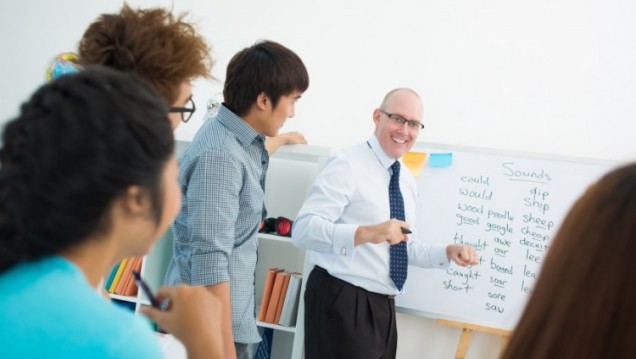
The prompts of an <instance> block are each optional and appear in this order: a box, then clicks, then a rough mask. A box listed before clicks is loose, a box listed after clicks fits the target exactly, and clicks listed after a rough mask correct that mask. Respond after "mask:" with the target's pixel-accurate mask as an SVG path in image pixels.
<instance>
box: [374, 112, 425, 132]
mask: <svg viewBox="0 0 636 359" xmlns="http://www.w3.org/2000/svg"><path fill="white" fill-rule="evenodd" d="M379 110H380V112H382V113H383V114H385V115H386V117H388V118H390V119H392V120H393V122H395V123H397V124H398V125H404V124H405V123H406V124H408V125H409V128H411V129H413V130H421V129H423V128H424V124H423V123H421V122H417V121H415V120H407V119H405V118H404V117H402V116H400V115H396V114H394V113H388V112H386V111H384V110H382V109H379Z"/></svg>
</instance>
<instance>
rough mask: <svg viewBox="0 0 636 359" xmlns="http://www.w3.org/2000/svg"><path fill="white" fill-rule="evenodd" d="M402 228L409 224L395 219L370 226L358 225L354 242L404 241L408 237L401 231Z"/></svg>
mask: <svg viewBox="0 0 636 359" xmlns="http://www.w3.org/2000/svg"><path fill="white" fill-rule="evenodd" d="M402 228H409V224H408V223H406V222H404V221H400V220H397V219H390V220H388V221H386V222H382V223H379V224H376V225H372V226H359V227H358V229H357V230H356V234H355V239H354V243H355V245H356V246H357V245H359V244H362V243H383V242H388V243H389V245H393V244H397V243H400V242H402V241H406V240H408V239H409V237H408V236H407V235H406V234H405V233H404V232H403V231H402Z"/></svg>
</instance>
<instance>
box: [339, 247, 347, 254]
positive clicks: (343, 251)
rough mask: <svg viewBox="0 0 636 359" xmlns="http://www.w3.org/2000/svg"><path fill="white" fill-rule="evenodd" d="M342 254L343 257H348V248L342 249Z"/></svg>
mask: <svg viewBox="0 0 636 359" xmlns="http://www.w3.org/2000/svg"><path fill="white" fill-rule="evenodd" d="M340 254H341V255H343V256H346V255H347V248H346V247H342V248H340Z"/></svg>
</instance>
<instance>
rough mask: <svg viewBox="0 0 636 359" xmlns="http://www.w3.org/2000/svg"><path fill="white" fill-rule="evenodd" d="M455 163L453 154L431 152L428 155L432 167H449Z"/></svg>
mask: <svg viewBox="0 0 636 359" xmlns="http://www.w3.org/2000/svg"><path fill="white" fill-rule="evenodd" d="M452 164H453V154H452V153H451V152H447V153H431V154H429V155H428V165H429V166H431V167H449V166H450V165H452Z"/></svg>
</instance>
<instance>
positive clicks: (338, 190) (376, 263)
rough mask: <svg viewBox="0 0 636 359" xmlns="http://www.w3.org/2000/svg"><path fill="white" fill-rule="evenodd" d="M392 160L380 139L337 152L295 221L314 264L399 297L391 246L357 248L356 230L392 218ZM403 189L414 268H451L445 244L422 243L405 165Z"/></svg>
mask: <svg viewBox="0 0 636 359" xmlns="http://www.w3.org/2000/svg"><path fill="white" fill-rule="evenodd" d="M395 160H396V159H395V158H391V157H389V156H388V155H387V154H386V153H385V152H384V151H383V150H382V148H381V147H380V144H379V143H378V140H377V138H376V137H375V135H373V136H371V138H370V139H369V141H367V142H366V143H362V144H360V145H357V146H354V147H350V148H348V149H344V150H341V151H338V152H337V153H335V154H334V155H333V156H332V157H331V158H330V159H329V161H327V163H326V165H325V167H324V169H323V170H322V172H321V173H320V174H319V175H318V177H317V179H316V181H315V182H314V184H313V185H312V186H311V188H310V189H309V192H308V194H307V197H306V198H305V202H304V203H303V206H302V208H301V209H300V212H299V214H298V218H296V220H295V221H294V227H293V230H292V241H293V243H294V245H295V246H297V247H301V248H305V249H308V250H310V257H309V258H310V261H311V263H313V264H315V265H318V266H320V267H322V268H324V269H326V270H327V271H328V272H329V273H330V274H331V275H332V276H334V277H336V278H339V279H342V280H344V281H346V282H348V283H350V284H353V285H355V286H358V287H362V288H364V289H366V290H368V291H371V292H374V293H380V294H387V295H395V294H398V293H399V291H398V289H397V287H396V286H395V284H394V283H393V281H392V280H391V278H390V277H389V244H388V242H382V243H378V244H374V243H365V244H362V245H359V246H357V247H354V236H355V232H356V229H357V228H358V226H361V225H375V224H378V223H381V222H384V221H387V220H389V219H390V208H389V181H390V179H391V169H390V167H391V165H392V164H393V162H395ZM400 190H401V191H402V197H404V213H405V219H406V220H405V222H407V223H408V224H409V225H410V226H411V227H410V228H411V230H412V231H413V234H411V235H410V239H409V240H408V241H407V248H408V256H409V264H413V265H417V266H420V267H438V268H446V267H448V265H449V260H448V258H447V257H446V245H441V244H440V245H431V244H428V243H425V242H423V241H421V240H419V239H418V238H417V228H415V222H416V214H417V209H416V206H417V196H418V193H417V185H416V182H415V178H414V177H413V175H412V174H411V173H410V172H409V170H408V169H407V168H405V167H404V166H401V170H400Z"/></svg>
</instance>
